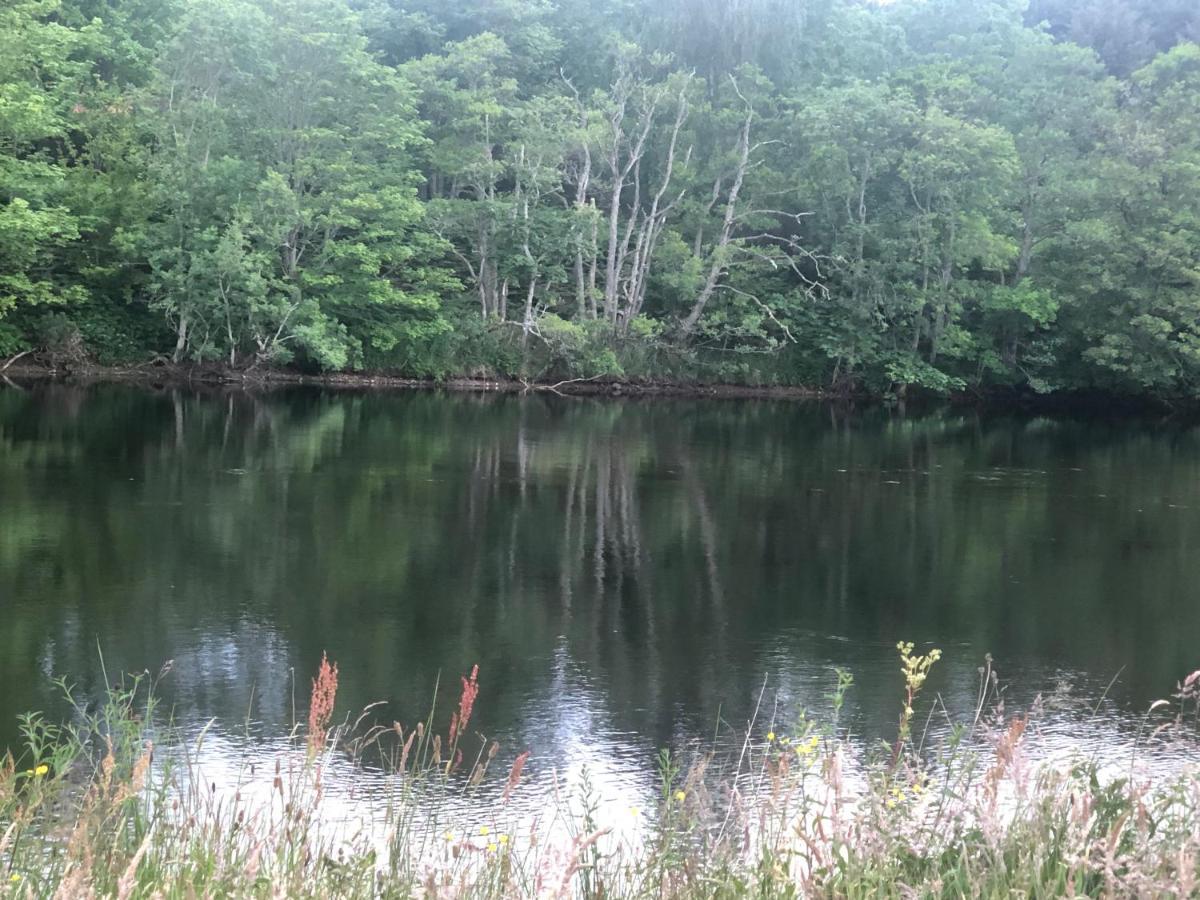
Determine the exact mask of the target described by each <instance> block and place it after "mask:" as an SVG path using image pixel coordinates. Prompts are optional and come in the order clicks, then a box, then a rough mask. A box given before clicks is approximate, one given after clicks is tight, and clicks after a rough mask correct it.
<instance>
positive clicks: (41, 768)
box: [33, 763, 50, 778]
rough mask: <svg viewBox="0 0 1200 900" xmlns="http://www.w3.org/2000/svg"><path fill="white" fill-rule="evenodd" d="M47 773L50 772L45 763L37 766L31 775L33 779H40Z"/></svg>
mask: <svg viewBox="0 0 1200 900" xmlns="http://www.w3.org/2000/svg"><path fill="white" fill-rule="evenodd" d="M49 771H50V767H49V766H48V765H46V764H45V763H42V764H41V765H40V766H38V767H37V768H36V769H34V770H33V774H34V776H35V777H37V778H41V777H42V776H43V775H45V774H46V773H47V772H49Z"/></svg>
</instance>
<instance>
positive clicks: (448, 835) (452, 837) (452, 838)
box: [442, 831, 454, 844]
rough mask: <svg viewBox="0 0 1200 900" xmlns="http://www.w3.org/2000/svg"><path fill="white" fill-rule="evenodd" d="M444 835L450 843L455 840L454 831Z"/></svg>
mask: <svg viewBox="0 0 1200 900" xmlns="http://www.w3.org/2000/svg"><path fill="white" fill-rule="evenodd" d="M442 837H444V838H445V839H446V843H447V844H448V843H450V842H451V841H453V840H454V833H453V832H450V831H447V832H446V833H445V834H443V835H442Z"/></svg>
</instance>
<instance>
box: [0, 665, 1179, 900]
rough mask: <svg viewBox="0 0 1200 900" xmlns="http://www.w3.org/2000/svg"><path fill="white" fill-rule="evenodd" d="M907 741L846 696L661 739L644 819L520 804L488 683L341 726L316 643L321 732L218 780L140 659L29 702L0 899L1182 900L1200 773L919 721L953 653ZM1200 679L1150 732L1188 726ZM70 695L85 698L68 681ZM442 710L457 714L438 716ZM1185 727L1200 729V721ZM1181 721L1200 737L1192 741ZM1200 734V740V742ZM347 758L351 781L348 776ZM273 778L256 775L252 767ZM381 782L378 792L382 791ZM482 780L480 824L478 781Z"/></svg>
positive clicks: (1003, 726) (995, 729) (10, 781)
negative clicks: (476, 713)
mask: <svg viewBox="0 0 1200 900" xmlns="http://www.w3.org/2000/svg"><path fill="white" fill-rule="evenodd" d="M898 649H899V651H900V656H901V672H902V681H901V682H900V683H899V685H898V690H897V699H898V706H899V713H898V724H897V734H896V739H895V741H894V742H893V743H891V744H888V745H886V746H878V747H871V746H866V745H864V744H863V742H861V741H859V740H855V739H852V738H851V737H850V735H848V733H847V730H846V728H845V727H844V726H843V725H842V723H841V722H840V713H841V710H842V706H843V701H844V698H845V696H846V693H847V691H849V690H852V688H853V679H852V678H851V676H850V675H849V674H847V673H844V672H838V673H837V676H836V681H835V682H834V683H833V685H832V686H831V693H830V695H829V699H830V701H831V708H832V710H833V712H832V715H831V716H830V717H829V718H828V720H826V721H823V722H817V721H814V720H811V719H809V718H807V717H805V716H801V717H800V718H799V720H798V721H796V722H793V723H790V725H789V727H788V728H786V729H785V728H783V727H782V725H781V724H773V723H770V722H761V723H760V722H758V721H754V722H752V723H751V724H750V726H749V728H748V730H747V733H746V734H745V737H744V741H743V742H742V744H741V747H740V750H739V752H737V753H735V754H734V755H733V757H732V758H731V759H729V760H724V759H721V758H717V757H713V756H701V757H699V758H697V759H695V760H694V761H693V762H692V763H691V764H690V765H688V766H687V767H686V768H684V767H681V766H680V764H679V758H678V757H676V756H674V755H672V754H670V753H667V752H664V753H663V754H662V755H661V757H660V759H659V773H660V782H659V789H658V793H657V801H656V803H655V808H653V809H647V810H644V811H638V810H631V811H630V818H631V820H636V821H637V822H638V823H639V827H636V828H618V827H615V826H614V825H613V823H612V822H611V821H606V820H605V818H604V816H603V815H602V813H601V806H600V799H601V798H600V797H599V796H598V794H597V792H596V791H595V790H594V789H593V788H592V787H591V785H590V784H589V780H588V778H587V776H586V775H585V776H584V777H583V779H582V780H581V783H579V784H573V785H561V786H560V787H559V789H558V790H556V791H555V792H553V795H552V796H553V799H552V800H551V801H550V802H549V804H548V805H549V807H550V808H548V809H547V810H545V812H544V813H543V814H541V815H533V816H530V815H528V814H527V813H518V812H517V811H516V809H515V804H512V803H511V802H510V801H512V800H513V798H515V797H519V795H520V793H521V791H522V789H523V788H522V783H523V780H524V779H525V778H526V772H527V762H528V759H529V754H528V753H523V754H520V755H518V756H516V757H515V758H514V759H512V761H511V763H509V764H508V765H505V766H503V767H502V768H501V769H500V770H499V771H496V772H493V771H492V768H493V765H495V764H496V759H497V757H498V756H499V752H500V751H499V748H498V747H497V746H496V745H495V744H494V743H491V742H488V741H486V740H485V739H482V738H480V737H479V736H478V735H476V734H473V733H472V732H471V731H470V723H471V717H472V711H473V708H474V705H475V703H476V699H477V697H483V698H484V699H483V701H481V702H486V691H485V690H483V687H484V684H483V682H481V681H480V680H479V678H478V671H477V670H475V671H473V672H472V673H471V674H470V675H469V676H467V677H464V678H463V679H462V692H461V697H460V700H459V703H458V705H457V707H456V708H455V709H454V710H452V712H451V715H450V716H449V717H448V721H447V722H445V723H439V722H437V721H435V718H436V719H442V718H447V717H444V716H437V715H435V713H431V714H430V715H429V717H428V718H426V719H425V720H424V721H421V722H418V723H415V725H414V726H413V727H411V728H405V727H403V726H401V725H399V724H394V725H391V726H381V725H368V724H367V723H368V721H369V718H370V716H369V715H367V714H364V715H362V716H360V717H359V718H358V719H356V720H354V721H349V720H344V721H342V722H341V724H337V725H334V724H332V723H333V714H334V709H335V705H336V694H337V668H336V666H335V665H333V664H331V663H330V662H328V661H327V660H323V661H322V665H321V668H320V670H319V672H318V674H317V677H316V678H315V679H314V681H313V690H312V699H311V704H310V711H309V717H308V725H307V727H305V728H297V729H296V730H295V733H294V734H293V740H292V741H291V743H290V744H289V745H288V747H287V748H286V749H283V750H281V751H280V752H279V753H278V754H277V756H276V761H275V763H274V768H273V771H272V772H269V773H267V774H268V776H269V780H270V790H269V796H263V795H262V794H261V793H252V792H246V793H243V792H242V791H241V790H240V789H239V788H238V786H236V785H235V786H233V787H232V788H231V787H230V786H228V785H224V786H221V785H214V784H212V783H210V782H209V781H207V779H206V778H205V777H204V774H203V769H202V767H201V765H200V764H199V747H200V745H201V744H202V743H203V741H204V739H205V736H204V735H203V734H201V735H199V736H196V735H193V736H192V737H191V738H190V739H185V738H184V737H183V735H182V733H180V732H176V731H174V730H173V729H172V728H171V727H170V726H169V724H168V723H165V722H164V721H163V720H164V716H162V715H161V714H160V711H159V710H158V709H157V708H156V701H155V697H156V684H157V678H150V677H149V676H146V675H142V676H137V677H126V678H125V680H124V681H123V682H122V683H121V684H120V685H119V686H118V687H116V688H113V689H111V690H110V691H109V692H108V695H107V698H106V702H105V703H104V704H103V705H101V706H99V707H98V708H97V709H95V710H94V711H92V710H89V709H88V708H85V707H84V706H83V705H77V706H76V708H75V714H74V715H73V716H72V717H71V720H70V721H69V722H68V723H66V724H62V725H59V724H53V723H50V722H48V721H46V720H45V719H44V718H42V717H40V716H38V715H36V714H30V715H27V716H25V717H24V718H23V720H22V722H21V728H22V732H23V735H24V747H23V748H22V750H21V752H20V753H19V754H17V755H13V754H9V755H8V756H7V757H6V758H5V759H4V760H3V761H2V762H0V873H2V875H0V895H7V896H11V897H52V896H57V897H69V898H75V897H93V896H94V897H120V898H129V897H147V898H149V897H180V898H191V897H215V896H234V897H243V896H244V897H409V896H430V897H587V898H600V897H606V898H608V897H612V898H624V897H629V898H634V897H714V898H719V897H742V896H748V895H753V896H759V897H806V896H817V897H910V896H945V897H999V896H1005V897H1010V896H1023V897H1048V896H1074V895H1086V896H1108V897H1118V896H1119V897H1127V896H1146V897H1159V896H1190V895H1193V894H1195V893H1196V892H1197V884H1198V883H1200V882H1198V878H1197V866H1198V860H1200V775H1197V774H1196V773H1194V772H1185V773H1182V774H1177V775H1174V776H1170V777H1168V778H1164V779H1160V780H1158V781H1154V782H1151V781H1139V780H1137V779H1135V778H1133V777H1125V778H1104V777H1101V774H1100V772H1099V771H1098V769H1097V767H1096V766H1095V764H1094V763H1089V762H1086V761H1083V760H1078V761H1073V762H1070V763H1068V764H1058V765H1051V764H1048V763H1040V764H1039V763H1037V762H1035V761H1034V760H1033V759H1031V758H1030V756H1029V755H1028V753H1027V751H1026V748H1025V745H1024V738H1025V733H1026V728H1027V726H1028V724H1029V718H1028V717H1027V716H1005V715H1004V714H1003V712H1002V711H999V712H996V711H993V706H992V700H993V698H994V696H995V695H994V693H993V692H994V690H995V685H996V680H995V678H994V676H993V675H992V673H991V672H990V669H985V670H981V671H983V673H984V677H983V679H982V688H981V691H980V695H979V703H978V707H977V709H976V711H975V715H974V716H973V718H972V719H971V720H969V721H966V722H962V723H959V725H958V726H957V727H955V728H953V729H951V730H950V731H949V732H948V734H947V736H946V737H944V738H941V739H938V740H936V741H935V740H933V739H931V738H930V737H929V735H928V734H926V733H922V732H919V730H918V729H917V728H916V727H915V722H916V721H917V719H916V715H917V707H918V705H919V704H920V703H921V699H920V697H919V695H920V693H921V690H922V688H923V686H924V682H925V678H926V676H927V675H928V673H929V671H930V669H931V668H932V667H933V665H934V664H935V663H936V662H937V659H938V654H937V653H936V652H930V653H927V654H924V655H916V654H914V648H913V647H912V646H911V645H909V644H901V645H899V647H898ZM1198 690H1200V673H1194V674H1193V675H1191V676H1189V678H1188V679H1186V680H1185V681H1184V682H1182V683H1181V684H1180V686H1179V691H1178V694H1177V695H1176V697H1175V698H1174V700H1173V701H1172V702H1171V704H1170V705H1169V709H1168V705H1167V704H1156V708H1155V709H1154V716H1155V718H1154V722H1155V723H1156V724H1155V725H1154V730H1153V735H1154V736H1155V737H1156V739H1161V738H1162V737H1163V735H1164V734H1165V733H1167V732H1174V731H1177V730H1183V731H1189V730H1190V728H1191V726H1192V725H1193V724H1194V720H1195V718H1196V716H1197V714H1198V711H1200V703H1198V697H1197V693H1198ZM64 691H66V693H67V695H68V697H69V696H70V692H69V691H68V690H66V687H65V685H64ZM443 726H444V727H443ZM1189 733H1190V731H1189ZM1189 739H1191V738H1190V737H1189ZM1198 746H1200V745H1198ZM381 769H382V770H384V771H386V773H387V777H386V778H384V779H379V778H376V779H375V780H374V781H373V782H372V784H373V785H374V786H375V788H374V789H375V790H376V791H379V790H382V792H383V794H384V796H383V798H382V802H383V805H384V810H385V811H384V814H383V817H382V821H380V822H376V823H374V825H375V827H372V828H370V829H360V828H356V827H354V825H353V823H351V822H347V821H345V820H344V819H339V817H337V816H333V815H330V811H329V810H328V809H327V804H328V794H327V790H328V789H329V788H330V787H331V785H330V779H334V778H337V779H353V778H354V777H355V775H354V773H355V772H358V773H365V772H367V771H368V770H371V771H376V772H377V771H379V770H381ZM347 773H349V774H347ZM258 774H259V775H260V776H261V774H262V773H258ZM379 785H386V788H382V789H380V788H379ZM473 794H474V795H476V799H475V802H476V803H481V802H483V799H482V798H488V802H489V804H490V809H489V814H488V817H487V824H478V823H477V824H476V825H475V826H474V827H473V828H471V829H470V830H467V829H466V828H464V827H463V826H462V824H461V822H460V821H459V820H458V819H457V818H456V817H455V816H454V812H453V811H454V809H455V808H456V807H455V804H456V803H458V802H459V800H460V799H461V798H462V797H463V796H471V795H473Z"/></svg>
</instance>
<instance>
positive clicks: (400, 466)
mask: <svg viewBox="0 0 1200 900" xmlns="http://www.w3.org/2000/svg"><path fill="white" fill-rule="evenodd" d="M0 510H2V511H3V519H2V524H0V614H2V617H3V627H2V628H0V684H2V685H3V687H4V690H2V691H0V746H3V745H5V744H11V743H13V742H15V741H16V740H17V739H18V732H17V724H16V716H17V715H18V713H20V712H22V711H24V710H27V709H33V708H41V709H47V710H51V711H52V712H53V713H54V714H57V715H61V714H62V710H63V707H62V705H61V704H60V703H59V702H58V696H57V689H56V688H55V687H54V686H53V684H52V682H51V679H52V678H54V677H60V676H61V677H65V678H66V679H67V681H68V682H70V683H72V684H73V685H75V686H76V692H77V694H78V696H79V697H81V698H89V697H95V696H96V695H98V693H99V692H100V690H101V689H102V685H103V676H102V671H103V669H102V665H101V657H100V651H102V652H103V665H104V667H106V670H107V672H108V674H109V677H110V678H113V677H114V676H115V673H119V672H122V671H141V670H143V669H149V670H151V671H155V670H157V669H158V668H159V667H160V666H161V665H162V664H163V663H164V662H165V661H167V660H173V667H172V671H171V673H170V675H169V676H167V677H166V678H165V679H164V681H163V693H164V697H165V700H166V701H167V703H168V705H169V706H170V707H171V708H172V709H173V710H174V715H175V718H176V719H177V720H178V721H179V722H181V723H183V724H184V725H185V726H187V727H190V728H196V727H199V726H200V724H201V723H205V722H208V721H209V720H210V719H211V720H213V724H212V727H211V729H210V734H211V736H212V740H211V746H212V747H213V748H214V749H213V753H214V754H215V755H214V756H212V757H211V760H212V765H214V766H217V767H218V768H219V767H220V766H229V767H236V763H235V760H237V759H238V758H239V757H244V756H245V755H247V754H249V755H251V756H253V755H255V754H258V755H261V756H262V757H263V758H264V760H265V759H267V758H270V757H271V755H272V754H273V753H276V752H277V751H278V749H279V747H280V746H281V744H280V741H281V740H282V738H283V737H284V736H285V735H286V734H287V733H288V730H289V728H290V726H291V724H292V723H293V722H294V721H295V719H296V718H300V719H303V717H304V714H305V701H306V697H307V691H308V684H309V679H310V678H311V676H312V674H313V672H314V671H315V668H316V666H317V663H318V662H319V660H320V658H321V653H322V652H323V651H328V653H329V655H330V657H331V658H333V659H336V660H337V661H338V663H339V665H340V670H341V692H340V694H339V707H338V708H339V712H340V713H352V712H354V711H356V710H358V709H361V708H362V707H363V706H365V705H366V704H368V703H371V702H373V701H376V700H387V701H389V702H388V704H387V706H386V707H383V708H381V709H380V711H379V712H378V717H379V718H380V719H382V720H384V721H391V720H393V719H396V720H399V721H401V722H404V723H413V722H415V721H416V720H417V719H418V718H419V717H420V716H422V715H423V714H424V713H425V712H426V711H427V710H428V708H429V705H430V703H431V701H432V699H433V696H434V685H435V684H436V683H437V682H438V679H439V676H440V678H441V684H442V687H443V690H442V691H441V696H440V700H439V702H440V703H441V707H440V708H441V709H442V710H443V711H444V714H445V717H446V718H448V715H449V705H450V702H451V700H452V697H453V695H454V693H455V687H456V685H457V678H458V676H459V674H461V673H463V672H466V671H468V670H469V669H470V667H471V665H472V664H475V663H478V664H479V666H480V682H481V685H482V691H481V695H480V700H479V703H478V706H477V711H476V718H475V720H474V723H473V727H477V728H478V730H479V731H480V732H483V733H485V734H487V735H488V736H489V737H494V738H496V739H497V740H499V741H500V743H501V745H502V746H503V747H504V748H505V756H504V758H505V759H511V756H512V754H515V753H517V752H519V751H521V750H524V749H530V750H532V752H533V762H531V772H532V773H533V774H534V776H535V780H536V779H537V778H545V776H546V773H548V772H550V771H551V770H552V769H553V770H557V771H558V772H559V773H560V774H563V775H566V776H572V775H577V774H578V773H579V772H581V771H582V770H583V769H584V768H585V767H586V768H587V770H588V771H589V772H590V773H591V774H592V776H593V778H594V779H595V780H596V782H597V784H598V786H599V787H600V788H601V789H603V790H605V791H607V792H608V793H609V794H610V795H612V796H614V797H618V798H619V799H618V800H616V801H614V802H618V803H624V802H626V800H627V799H628V797H635V796H644V795H645V794H647V793H648V792H650V791H652V790H653V787H654V773H653V769H654V763H655V754H656V751H657V749H658V748H660V747H664V746H675V747H687V746H696V745H709V744H712V743H713V742H714V741H715V743H716V744H717V745H718V746H721V745H723V744H725V745H732V744H734V743H736V741H737V740H738V735H739V732H740V730H741V729H743V728H744V726H745V723H746V721H747V719H748V718H749V716H750V715H751V713H752V711H753V710H754V708H755V705H756V703H758V701H759V698H760V696H761V697H762V700H763V707H764V715H765V716H767V717H769V716H772V715H773V716H774V717H775V718H776V719H777V721H780V722H782V723H784V726H786V724H787V723H788V722H790V721H792V720H793V719H794V717H795V715H796V713H797V711H798V710H799V709H801V708H805V707H807V708H809V709H810V710H812V711H813V714H814V715H815V716H816V717H818V718H819V717H820V716H821V715H822V714H823V713H824V712H825V711H826V710H827V708H828V703H827V700H826V699H825V695H826V694H827V693H828V692H829V691H830V689H831V687H832V685H833V681H834V676H833V669H834V667H844V668H847V669H849V670H851V671H852V672H853V673H854V676H855V679H856V684H855V687H854V688H853V689H852V690H851V692H850V694H849V697H848V700H847V708H846V711H845V713H844V716H845V720H846V721H847V722H849V723H850V725H851V726H852V727H853V729H854V731H855V732H856V733H857V734H859V735H860V736H862V737H863V739H864V740H875V739H879V738H888V737H891V736H893V735H894V731H895V723H896V717H897V714H898V711H899V703H900V698H901V691H902V686H901V680H900V675H899V671H898V663H897V661H896V654H895V649H894V645H895V643H896V641H897V640H899V639H907V640H913V641H916V642H918V644H919V645H921V646H938V647H941V648H942V649H943V651H944V653H945V657H944V660H943V662H942V663H940V664H939V666H938V667H937V668H936V669H935V671H934V675H933V677H932V678H931V680H930V683H929V686H928V689H927V698H929V699H932V697H933V696H934V695H935V694H937V693H940V694H941V696H942V698H943V699H944V702H945V705H946V707H947V708H948V710H949V712H950V714H951V715H954V716H967V715H969V714H970V712H971V710H972V709H973V708H974V704H975V697H976V691H977V683H978V676H977V671H976V670H977V667H978V666H979V665H980V663H981V661H982V659H983V657H984V654H986V653H991V654H992V655H993V656H994V658H995V660H996V665H997V668H998V670H999V672H1000V675H1001V679H1002V682H1003V683H1005V684H1008V685H1010V688H1009V697H1008V701H1007V702H1008V704H1009V706H1010V708H1019V707H1021V706H1023V705H1028V703H1030V702H1031V701H1032V699H1033V698H1034V696H1035V695H1037V694H1039V693H1040V694H1043V695H1044V696H1045V697H1046V698H1047V699H1046V704H1045V705H1046V708H1047V712H1046V715H1045V718H1044V720H1043V722H1042V723H1041V725H1040V726H1039V729H1038V731H1037V732H1036V740H1037V741H1039V742H1040V745H1041V746H1042V748H1043V751H1044V752H1045V753H1047V754H1054V753H1061V752H1066V751H1068V750H1071V749H1082V750H1083V751H1085V752H1087V753H1090V754H1092V755H1095V756H1096V757H1097V758H1099V759H1101V760H1103V761H1105V762H1107V763H1108V764H1110V765H1121V764H1122V760H1126V759H1128V758H1129V756H1130V753H1131V752H1132V748H1133V745H1134V742H1135V740H1136V738H1137V735H1138V730H1139V727H1140V721H1141V720H1140V717H1141V715H1142V713H1143V712H1144V711H1145V709H1146V707H1147V706H1148V705H1149V703H1150V702H1151V701H1153V700H1154V699H1156V698H1159V697H1164V696H1167V695H1169V694H1170V693H1171V691H1172V689H1173V688H1174V685H1175V683H1176V682H1177V681H1178V680H1179V679H1180V678H1182V677H1183V676H1184V675H1185V674H1187V673H1188V672H1190V671H1192V670H1193V669H1195V668H1197V667H1198V666H1200V653H1198V652H1197V647H1198V646H1200V641H1198V639H1200V603H1197V599H1198V596H1197V595H1198V590H1200V578H1197V574H1198V565H1200V556H1198V555H1197V552H1198V551H1200V430H1198V429H1197V428H1196V427H1193V426H1191V425H1189V424H1186V423H1161V422H1148V421H1129V420H1126V421H1102V420H1085V419H1053V418H1044V417H1031V416H1023V415H1022V416H1018V415H999V414H993V415H981V414H978V413H976V412H964V411H955V410H940V411H934V412H930V413H927V414H923V415H919V416H918V415H911V414H910V415H903V414H901V413H900V412H898V411H889V410H885V409H872V410H867V411H863V412H857V413H849V412H844V411H838V410H835V409H830V408H828V407H823V406H817V405H799V404H793V403H776V402H747V401H666V400H655V401H646V402H642V401H632V400H601V399H594V398H591V399H583V398H562V397H554V396H543V395H533V396H494V395H473V394H443V393H434V392H413V393H387V394H377V393H352V392H339V393H331V392H320V391H316V390H307V389H304V390H301V389H295V390H286V391H279V392H273V393H267V394H253V393H243V392H222V391H214V392H207V393H205V392H197V393H188V392H181V391H176V390H161V391H154V390H149V389H143V388H135V387H128V386H114V385H93V386H86V387H85V386H71V385H63V384H52V383H34V384H26V385H21V386H10V387H6V388H0ZM764 680H765V683H766V691H765V692H764V691H763V685H764ZM1110 682H1111V684H1110ZM940 721H941V720H940V719H935V721H934V727H935V728H938V727H941V725H940ZM764 730H765V728H764ZM1178 753H1179V755H1180V758H1182V757H1186V755H1187V752H1186V750H1179V751H1178Z"/></svg>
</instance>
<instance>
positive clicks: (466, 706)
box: [450, 664, 479, 744]
mask: <svg viewBox="0 0 1200 900" xmlns="http://www.w3.org/2000/svg"><path fill="white" fill-rule="evenodd" d="M477 696H479V665H478V664H476V665H475V666H474V667H473V668H472V669H471V677H470V678H469V679H468V678H464V679H463V680H462V696H461V697H459V698H458V712H456V713H454V715H452V716H451V717H450V743H451V744H453V743H454V742H455V741H456V740H457V738H458V736H459V735H461V734H463V733H464V732H465V731H466V730H467V723H468V722H470V721H471V710H473V709H474V708H475V698H476V697H477Z"/></svg>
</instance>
